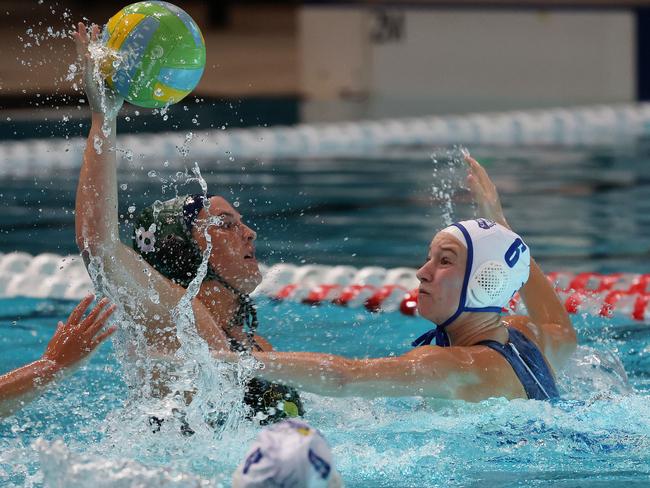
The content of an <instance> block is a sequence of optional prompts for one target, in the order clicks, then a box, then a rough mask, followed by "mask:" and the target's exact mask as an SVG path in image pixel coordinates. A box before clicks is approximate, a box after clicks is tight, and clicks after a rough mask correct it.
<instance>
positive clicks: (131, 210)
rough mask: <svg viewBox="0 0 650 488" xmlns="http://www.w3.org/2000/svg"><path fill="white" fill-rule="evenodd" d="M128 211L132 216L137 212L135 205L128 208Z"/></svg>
mask: <svg viewBox="0 0 650 488" xmlns="http://www.w3.org/2000/svg"><path fill="white" fill-rule="evenodd" d="M127 210H128V211H129V213H130V214H132V213H133V212H135V205H131V206H129V208H127Z"/></svg>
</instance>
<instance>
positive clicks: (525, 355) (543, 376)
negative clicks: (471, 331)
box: [478, 327, 560, 400]
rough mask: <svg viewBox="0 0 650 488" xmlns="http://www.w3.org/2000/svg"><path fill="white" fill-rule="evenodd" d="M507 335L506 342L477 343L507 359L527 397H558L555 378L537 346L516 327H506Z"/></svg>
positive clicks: (545, 398)
mask: <svg viewBox="0 0 650 488" xmlns="http://www.w3.org/2000/svg"><path fill="white" fill-rule="evenodd" d="M508 335H509V338H508V342H507V343H506V344H501V343H500V342H497V341H482V342H479V344H478V345H483V346H487V347H489V348H490V349H492V350H494V351H496V352H498V353H499V354H501V355H502V356H503V357H504V358H505V360H506V361H508V363H509V364H510V366H511V367H512V369H513V370H514V372H515V374H516V375H517V377H518V378H519V381H521V384H522V386H523V387H524V390H525V391H526V395H527V396H528V398H529V399H531V400H551V399H555V398H559V396H560V395H559V393H558V390H557V386H556V384H555V378H554V377H553V373H552V372H551V368H550V367H549V366H548V364H547V363H546V359H544V356H543V354H542V353H541V351H540V350H539V348H538V347H537V346H536V345H535V344H534V343H533V342H532V341H530V340H529V339H528V338H527V337H526V336H525V335H524V334H522V333H521V332H519V331H518V330H516V329H513V328H510V327H508Z"/></svg>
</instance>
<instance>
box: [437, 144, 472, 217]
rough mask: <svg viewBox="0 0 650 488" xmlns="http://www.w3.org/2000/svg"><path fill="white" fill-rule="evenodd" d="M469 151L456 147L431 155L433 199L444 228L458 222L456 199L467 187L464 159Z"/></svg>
mask: <svg viewBox="0 0 650 488" xmlns="http://www.w3.org/2000/svg"><path fill="white" fill-rule="evenodd" d="M466 152H467V149H465V148H463V147H462V146H454V147H453V148H450V149H444V150H440V151H437V152H435V153H433V154H432V155H431V161H432V163H433V171H432V175H433V180H434V181H433V183H432V185H431V197H432V200H433V203H434V205H433V207H434V208H435V209H439V211H440V212H441V220H442V223H443V225H444V226H448V225H450V224H452V223H453V222H454V221H456V220H457V218H456V207H455V203H454V197H455V195H456V194H457V193H458V191H459V190H461V189H463V188H464V187H465V183H464V177H465V176H466V174H467V172H466V169H465V166H464V157H465V153H466Z"/></svg>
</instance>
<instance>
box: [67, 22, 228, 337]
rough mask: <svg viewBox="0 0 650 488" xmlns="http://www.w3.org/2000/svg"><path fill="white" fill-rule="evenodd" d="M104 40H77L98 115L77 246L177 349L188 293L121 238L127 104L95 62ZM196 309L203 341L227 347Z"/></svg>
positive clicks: (80, 191)
mask: <svg viewBox="0 0 650 488" xmlns="http://www.w3.org/2000/svg"><path fill="white" fill-rule="evenodd" d="M98 36H99V27H98V26H96V25H93V26H92V27H91V29H90V32H89V31H88V29H87V28H86V26H85V25H84V24H83V23H81V22H80V23H79V26H78V31H77V32H75V33H74V34H73V37H74V40H75V44H76V48H77V54H78V55H79V59H80V62H81V64H82V68H83V77H84V78H83V82H84V90H85V92H86V97H87V99H88V104H89V105H90V109H91V112H92V119H91V127H90V132H89V134H88V140H87V143H86V148H85V150H84V155H83V162H82V165H81V171H80V174H79V184H78V186H77V196H76V204H75V228H76V237H77V245H78V246H79V250H80V251H81V253H82V255H83V257H84V261H85V262H86V265H87V266H88V265H89V264H90V260H91V258H92V259H94V260H95V262H96V263H97V264H99V265H100V266H101V268H102V273H103V277H104V278H105V279H106V280H108V281H110V285H111V286H112V288H113V289H122V290H123V293H122V294H121V297H120V305H122V306H123V307H125V308H126V310H127V312H128V313H129V315H131V316H132V317H135V318H136V319H137V320H138V321H139V322H140V323H144V324H145V325H146V326H147V329H148V331H149V333H150V334H149V338H150V339H151V340H152V342H155V343H157V344H158V345H164V346H167V345H170V346H172V347H173V346H174V344H175V339H176V336H175V333H174V329H173V317H172V315H171V313H172V310H173V308H174V307H175V306H176V305H177V304H178V302H179V300H180V299H181V297H182V296H183V295H184V293H185V290H184V289H182V288H181V287H179V286H177V285H174V284H173V283H172V282H171V281H169V280H167V279H166V278H165V277H163V276H161V275H160V273H158V271H156V270H155V269H154V268H153V267H152V266H150V265H149V264H148V263H147V262H146V261H144V260H143V259H142V257H141V256H139V255H138V254H137V253H136V252H134V251H133V250H132V249H131V248H129V247H128V246H126V245H124V244H123V243H122V242H121V241H120V237H119V226H118V224H119V223H118V212H117V204H118V199H117V158H116V143H117V139H116V130H117V129H116V126H117V123H116V121H117V114H118V112H119V110H120V108H121V107H122V104H123V102H124V100H123V98H122V97H120V96H119V95H118V94H116V93H115V92H114V91H112V90H111V89H110V88H108V87H107V86H106V85H105V84H104V82H103V80H102V78H101V75H100V74H99V72H98V70H97V69H96V66H95V63H94V60H93V59H92V57H91V56H90V52H89V46H90V44H91V43H92V42H96V41H97V39H98ZM93 73H94V74H93ZM99 285H100V283H95V286H99ZM150 292H153V293H155V294H156V296H157V299H156V300H151V294H150ZM122 295H123V296H122ZM114 298H115V299H117V298H118V297H114ZM122 298H124V299H122ZM192 305H193V308H194V313H195V317H196V320H197V326H198V329H199V332H200V333H201V335H202V336H203V337H204V338H205V339H206V340H207V341H208V343H209V344H211V345H215V344H222V343H224V344H225V341H226V339H225V336H224V335H223V334H222V333H221V332H220V328H218V327H215V326H214V323H213V322H214V320H213V319H212V318H211V316H210V314H209V313H208V312H207V310H206V309H205V307H204V306H202V305H201V304H200V303H198V301H197V300H195V301H193V302H192Z"/></svg>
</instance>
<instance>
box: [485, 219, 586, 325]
mask: <svg viewBox="0 0 650 488" xmlns="http://www.w3.org/2000/svg"><path fill="white" fill-rule="evenodd" d="M498 223H500V224H501V225H503V226H504V227H507V228H508V229H510V226H509V225H508V222H507V221H506V219H505V217H504V218H502V219H499V222H498ZM519 294H520V295H521V299H522V300H523V302H524V304H525V305H526V310H527V311H528V316H529V317H530V320H531V322H533V323H534V324H538V325H542V324H558V325H560V326H562V327H563V328H565V329H566V331H567V332H568V333H569V334H571V333H573V334H574V336H575V331H574V329H573V325H572V324H571V319H570V318H569V314H568V313H567V311H566V309H565V308H564V305H563V304H562V302H561V301H560V297H559V296H558V295H557V293H556V292H555V288H553V285H552V284H551V282H550V281H548V279H547V278H546V275H545V274H544V271H542V268H540V267H539V265H538V264H537V262H536V261H535V260H534V259H533V257H532V256H531V258H530V273H529V275H528V281H527V282H526V284H525V285H524V286H523V287H522V288H521V290H519Z"/></svg>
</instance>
